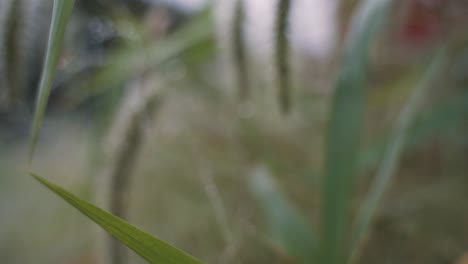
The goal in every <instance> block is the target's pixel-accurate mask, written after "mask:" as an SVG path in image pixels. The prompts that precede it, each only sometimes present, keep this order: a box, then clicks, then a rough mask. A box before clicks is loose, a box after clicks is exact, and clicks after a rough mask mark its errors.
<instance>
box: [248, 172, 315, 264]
mask: <svg viewBox="0 0 468 264" xmlns="http://www.w3.org/2000/svg"><path fill="white" fill-rule="evenodd" d="M250 187H251V189H252V192H253V194H254V196H255V198H256V199H257V201H258V203H259V205H260V207H261V208H262V209H263V211H264V214H265V219H266V221H267V223H268V226H269V229H270V231H269V232H270V234H271V237H272V239H273V240H274V241H275V242H276V243H278V244H279V246H281V248H282V249H284V251H285V252H287V253H288V254H289V255H291V256H292V257H294V258H296V259H297V260H298V261H297V263H311V262H313V259H314V253H315V249H316V237H315V232H314V231H313V230H312V227H311V226H310V225H309V223H307V221H306V220H305V218H304V217H303V216H302V215H300V214H299V212H297V211H296V210H295V209H294V208H293V207H292V206H291V204H290V203H289V201H288V200H287V199H286V198H285V197H284V195H283V194H282V193H281V191H280V190H279V188H278V187H277V186H276V183H275V182H274V181H273V179H272V177H271V176H270V174H269V172H268V170H267V169H266V168H263V167H258V168H256V169H255V170H254V172H253V175H252V177H251V181H250Z"/></svg>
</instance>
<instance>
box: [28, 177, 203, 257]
mask: <svg viewBox="0 0 468 264" xmlns="http://www.w3.org/2000/svg"><path fill="white" fill-rule="evenodd" d="M30 175H31V176H32V177H34V178H35V179H36V180H37V181H39V182H40V183H41V184H43V185H44V186H45V187H47V188H49V189H50V190H51V191H53V192H54V193H56V194H57V195H58V196H60V197H61V198H62V199H64V200H65V201H66V202H68V203H69V204H70V205H72V206H73V207H75V208H76V209H78V210H79V211H81V212H82V213H83V214H84V215H86V216H87V217H89V218H90V219H91V220H93V221H94V222H95V223H97V224H98V225H100V226H101V227H102V228H104V229H105V230H106V231H107V232H108V233H109V234H111V235H113V236H114V237H115V238H117V239H118V240H120V241H122V243H124V244H125V245H127V246H128V247H129V248H131V249H132V250H133V251H135V252H136V253H137V254H139V255H140V256H142V257H143V258H144V259H146V260H147V261H148V262H149V263H158V264H199V263H202V262H200V261H199V260H197V259H195V258H193V257H192V256H190V255H188V254H186V253H184V252H183V251H181V250H179V249H177V248H175V247H173V246H171V245H169V244H167V243H165V242H163V241H161V240H159V239H157V238H155V237H152V236H151V235H149V234H147V233H145V232H143V231H141V230H139V229H137V228H135V227H133V226H132V225H130V224H128V223H127V222H125V221H124V220H122V219H120V218H118V217H116V216H113V215H112V214H110V213H108V212H106V211H104V210H102V209H100V208H98V207H96V206H94V205H92V204H90V203H88V202H86V201H84V200H82V199H80V198H78V197H76V196H74V195H73V194H71V193H69V192H67V191H66V190H64V189H62V188H60V187H59V186H57V185H54V184H52V183H50V182H48V181H46V180H45V179H44V178H42V177H40V176H38V175H36V174H33V173H30Z"/></svg>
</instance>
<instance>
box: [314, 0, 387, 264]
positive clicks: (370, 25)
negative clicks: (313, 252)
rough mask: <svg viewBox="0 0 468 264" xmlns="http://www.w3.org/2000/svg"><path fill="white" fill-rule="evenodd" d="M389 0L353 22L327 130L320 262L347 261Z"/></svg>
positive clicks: (362, 9) (369, 5)
mask: <svg viewBox="0 0 468 264" xmlns="http://www.w3.org/2000/svg"><path fill="white" fill-rule="evenodd" d="M390 3H391V1H390V0H365V1H362V2H361V4H360V5H359V7H358V10H357V12H356V14H355V15H354V16H353V19H352V22H351V28H350V32H349V33H348V34H349V35H348V38H347V42H346V46H345V50H344V57H343V60H342V66H341V70H340V72H339V76H338V80H337V83H336V88H335V89H336V90H335V94H334V98H333V101H332V109H331V115H330V121H329V125H328V131H327V133H328V134H327V146H326V153H325V173H324V177H325V178H324V180H323V189H322V221H321V225H322V226H321V230H322V232H321V244H320V256H319V263H321V264H338V263H341V262H342V256H343V255H342V245H343V241H344V239H345V231H346V224H347V219H348V217H347V213H348V209H349V201H350V196H351V193H352V190H353V185H354V176H355V172H356V163H357V156H358V148H359V141H360V140H359V139H360V135H361V131H362V126H363V113H364V108H365V105H364V104H365V95H366V91H365V87H366V73H367V65H368V56H369V55H368V53H369V48H370V45H371V42H372V39H373V37H374V35H375V33H376V32H377V31H379V29H380V27H381V26H382V24H383V21H384V19H385V17H386V14H387V12H388V9H389V6H390Z"/></svg>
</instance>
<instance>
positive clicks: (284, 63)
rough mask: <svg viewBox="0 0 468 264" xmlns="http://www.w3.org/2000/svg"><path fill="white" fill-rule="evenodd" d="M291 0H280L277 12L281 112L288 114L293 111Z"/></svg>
mask: <svg viewBox="0 0 468 264" xmlns="http://www.w3.org/2000/svg"><path fill="white" fill-rule="evenodd" d="M290 9H291V0H279V2H278V7H277V11H276V28H275V55H276V61H275V66H276V73H277V75H278V83H279V84H278V85H279V91H278V99H279V104H280V108H281V111H282V112H283V113H284V114H287V113H288V112H289V111H290V109H291V104H292V102H291V100H292V95H291V89H290V88H291V87H290V85H291V84H290V78H291V77H290V75H291V73H290V65H289V45H288V43H289V42H288V36H287V33H288V22H289V15H290Z"/></svg>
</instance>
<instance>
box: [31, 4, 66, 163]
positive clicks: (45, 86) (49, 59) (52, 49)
mask: <svg viewBox="0 0 468 264" xmlns="http://www.w3.org/2000/svg"><path fill="white" fill-rule="evenodd" d="M74 3H75V1H74V0H54V8H53V12H52V22H51V27H50V32H49V42H48V45H47V52H46V58H45V62H44V68H43V71H42V76H41V82H40V84H39V93H38V96H37V102H36V110H35V113H34V120H33V125H32V131H31V141H30V144H29V153H28V160H29V163H31V162H32V159H33V156H34V151H35V148H36V144H37V139H38V136H39V130H40V128H41V124H42V119H43V118H44V114H45V110H46V107H47V102H48V99H49V95H50V90H51V88H52V82H53V78H54V75H55V70H56V68H57V64H58V61H59V57H60V51H61V49H62V43H63V38H64V35H65V29H66V27H67V24H68V19H69V18H70V15H71V12H72V10H73V5H74Z"/></svg>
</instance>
